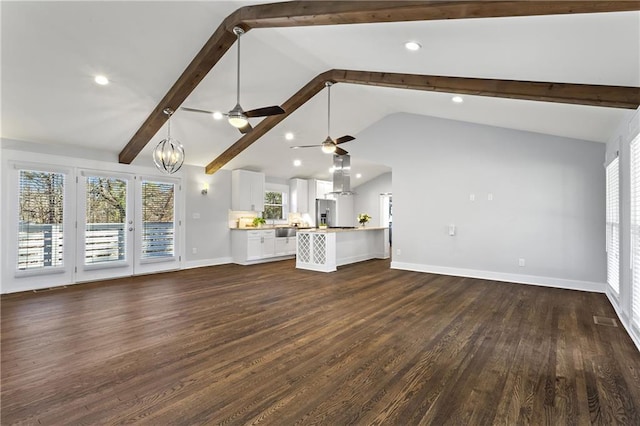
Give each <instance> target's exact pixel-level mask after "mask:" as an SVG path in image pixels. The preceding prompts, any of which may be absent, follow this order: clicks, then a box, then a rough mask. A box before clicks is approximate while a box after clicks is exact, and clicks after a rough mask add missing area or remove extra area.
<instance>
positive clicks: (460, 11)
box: [119, 0, 640, 164]
mask: <svg viewBox="0 0 640 426" xmlns="http://www.w3.org/2000/svg"><path fill="white" fill-rule="evenodd" d="M628 10H640V0H629V1H292V2H282V3H272V4H263V5H256V6H246V7H242V8H240V9H238V10H236V11H235V12H233V13H232V14H231V15H229V16H228V17H227V18H226V19H225V20H224V21H223V22H222V24H220V26H219V27H218V28H217V29H216V30H215V32H214V33H213V35H212V36H211V38H210V39H209V40H208V41H207V42H206V43H205V45H204V47H203V48H202V49H201V50H200V52H198V54H197V55H196V57H195V58H194V59H193V60H192V61H191V63H190V64H189V65H188V66H187V68H186V69H185V70H184V72H183V73H182V75H180V77H179V78H178V80H177V81H176V82H175V83H174V85H173V86H172V87H171V89H169V91H168V92H167V94H166V95H165V96H164V97H163V98H162V100H161V101H160V103H159V104H158V105H157V106H156V107H155V108H154V110H153V111H152V112H151V114H150V115H149V117H147V119H146V120H145V121H144V123H143V124H142V125H141V126H140V128H139V129H138V131H137V132H136V133H135V134H134V135H133V137H132V138H131V140H130V141H129V142H128V143H127V145H126V146H125V147H124V148H123V149H122V151H121V152H120V155H119V161H120V163H125V164H129V163H131V162H132V161H133V160H134V159H135V158H136V156H137V155H138V154H139V153H140V151H142V149H143V148H144V147H145V146H146V145H147V143H149V141H150V140H151V138H152V137H153V136H154V135H155V134H156V133H157V132H158V130H160V128H161V127H162V125H163V124H164V123H165V121H166V120H167V116H166V115H165V114H164V113H163V110H164V109H165V108H171V109H173V110H177V109H178V108H179V107H180V105H181V104H182V103H183V102H184V100H185V99H186V98H187V97H188V96H189V95H190V94H191V92H193V90H194V89H195V88H196V87H197V86H198V84H199V83H200V82H201V81H202V79H203V78H204V77H205V76H206V75H207V73H208V72H209V71H210V70H211V69H212V68H213V67H214V66H215V64H217V63H218V61H219V60H220V58H222V56H223V55H224V54H225V52H226V51H227V50H229V48H230V47H231V46H232V45H233V43H234V42H235V35H234V34H233V32H232V30H233V27H234V26H240V27H242V28H243V29H244V30H245V31H249V30H250V29H251V28H273V27H297V26H307V25H335V24H358V23H376V22H404V21H422V20H434V19H464V18H487V17H504V16H529V15H556V14H566V13H597V12H619V11H628Z"/></svg>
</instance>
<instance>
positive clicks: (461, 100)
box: [451, 96, 464, 104]
mask: <svg viewBox="0 0 640 426" xmlns="http://www.w3.org/2000/svg"><path fill="white" fill-rule="evenodd" d="M451 101H452V102H455V103H457V104H461V103H463V102H464V99H462V96H454V97H453V98H451Z"/></svg>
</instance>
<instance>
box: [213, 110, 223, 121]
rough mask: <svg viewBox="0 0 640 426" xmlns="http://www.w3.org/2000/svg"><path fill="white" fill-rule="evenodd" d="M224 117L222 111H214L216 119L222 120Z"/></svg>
mask: <svg viewBox="0 0 640 426" xmlns="http://www.w3.org/2000/svg"><path fill="white" fill-rule="evenodd" d="M222 117H223V115H222V113H221V112H220V111H216V112H214V113H213V119H214V120H222Z"/></svg>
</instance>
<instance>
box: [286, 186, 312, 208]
mask: <svg viewBox="0 0 640 426" xmlns="http://www.w3.org/2000/svg"><path fill="white" fill-rule="evenodd" d="M289 199H290V200H291V202H290V204H289V205H290V211H291V213H309V182H308V181H307V180H305V179H291V180H289Z"/></svg>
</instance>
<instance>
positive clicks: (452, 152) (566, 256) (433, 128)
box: [352, 114, 606, 292]
mask: <svg viewBox="0 0 640 426" xmlns="http://www.w3.org/2000/svg"><path fill="white" fill-rule="evenodd" d="M358 139H359V140H360V143H359V144H358V145H357V146H356V145H355V144H354V147H353V148H352V154H353V156H354V157H356V156H358V158H362V159H364V160H369V161H374V162H379V163H383V164H386V165H389V166H391V167H392V170H393V189H392V192H393V208H394V212H393V213H394V214H393V228H394V230H393V231H394V253H393V263H392V267H395V268H400V269H411V270H418V271H425V272H435V273H444V274H451V275H461V276H475V277H480V278H489V279H495V280H502V281H511V282H523V283H532V284H540V285H550V286H558V287H565V288H578V289H587V290H593V291H602V292H604V290H605V289H604V282H605V277H606V273H605V256H604V240H605V232H604V231H605V228H604V220H605V216H604V200H605V189H604V187H605V182H604V168H603V166H602V163H603V158H604V152H605V145H604V144H599V143H594V142H586V141H580V140H574V139H567V138H561V137H554V136H549V135H542V134H537V133H529V132H522V131H516V130H510V129H503V128H497V127H490V126H484V125H478V124H472V123H466V122H458V121H453V120H445V119H439V118H434V117H425V116H418V115H410V114H394V115H391V116H388V117H386V118H384V119H383V120H381V121H379V122H378V123H376V124H374V125H372V126H371V127H369V128H368V129H366V130H365V131H363V132H361V133H360V134H359V135H358ZM390 146H392V148H390ZM472 194H473V196H474V197H475V201H470V196H471V195H472ZM490 194H491V195H492V196H493V200H492V201H489V200H488V197H489V195H490ZM449 225H455V226H456V235H455V236H449V235H448V228H449ZM520 258H523V259H525V265H526V266H524V267H519V266H518V262H519V259H520Z"/></svg>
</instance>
